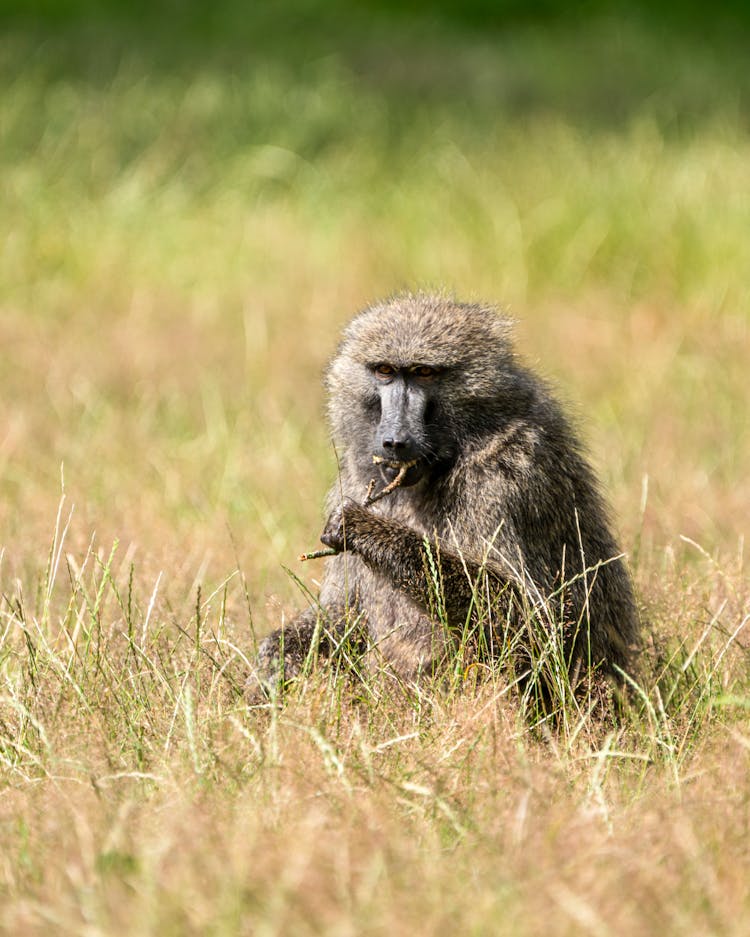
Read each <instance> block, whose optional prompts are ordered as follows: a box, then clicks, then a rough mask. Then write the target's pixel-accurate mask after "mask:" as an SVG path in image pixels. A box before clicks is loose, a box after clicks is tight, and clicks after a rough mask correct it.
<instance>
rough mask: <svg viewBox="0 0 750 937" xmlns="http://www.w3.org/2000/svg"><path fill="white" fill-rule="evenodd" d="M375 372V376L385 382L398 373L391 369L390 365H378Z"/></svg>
mask: <svg viewBox="0 0 750 937" xmlns="http://www.w3.org/2000/svg"><path fill="white" fill-rule="evenodd" d="M374 371H375V376H376V377H379V378H380V379H381V380H383V381H387V380H389V379H390V378H392V377H393V375H394V374H395V373H396V369H395V368H393V367H391V365H390V364H376V365H375V368H374Z"/></svg>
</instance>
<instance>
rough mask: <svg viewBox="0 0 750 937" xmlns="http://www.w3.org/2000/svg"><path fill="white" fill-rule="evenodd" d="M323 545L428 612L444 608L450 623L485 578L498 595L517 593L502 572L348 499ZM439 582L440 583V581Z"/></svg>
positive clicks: (465, 609)
mask: <svg viewBox="0 0 750 937" xmlns="http://www.w3.org/2000/svg"><path fill="white" fill-rule="evenodd" d="M321 540H322V541H323V543H325V544H326V545H327V546H330V547H333V548H334V549H336V550H339V551H341V550H351V551H352V552H353V553H356V554H358V555H359V556H361V557H362V559H363V560H364V561H365V563H366V564H367V565H368V566H369V567H370V568H371V569H373V570H375V571H376V572H379V573H381V574H383V575H384V576H386V577H387V578H388V579H390V580H391V582H392V583H393V585H394V586H395V587H396V588H397V589H399V590H400V591H401V592H403V593H405V594H406V595H408V596H409V598H411V599H412V600H413V601H415V602H416V603H417V604H419V605H420V606H422V608H424V609H425V610H427V611H429V610H430V609H431V608H433V609H434V608H435V607H436V606H439V605H440V603H442V604H443V607H444V610H445V613H446V616H447V618H448V621H449V622H461V621H462V620H463V619H465V617H466V614H467V612H468V610H469V607H470V605H471V602H472V599H473V597H474V592H475V589H476V588H477V584H478V583H479V581H480V579H481V577H482V575H483V574H485V575H487V576H488V578H489V579H490V582H491V586H492V590H493V592H494V593H497V594H500V593H502V592H503V591H505V592H506V594H507V595H508V598H510V596H511V595H514V594H515V593H516V591H517V590H516V585H515V583H514V582H513V581H512V580H511V579H510V578H508V577H504V576H503V575H502V573H500V572H499V571H498V570H496V569H493V568H489V567H487V566H483V567H481V568H480V566H479V564H478V563H476V562H475V561H473V560H471V559H468V558H464V557H460V556H458V555H456V554H455V553H452V552H450V551H448V550H445V549H444V548H443V547H442V546H440V545H438V544H436V543H434V542H430V541H429V540H427V541H426V540H425V538H424V537H423V536H422V534H420V533H418V532H417V531H415V530H412V529H411V528H410V527H406V526H405V525H404V524H400V523H398V522H397V521H393V520H390V519H388V518H384V517H381V516H380V515H377V514H374V513H373V512H372V511H370V510H368V509H367V508H365V507H362V506H361V505H359V504H357V503H356V502H354V501H352V500H351V499H349V498H347V499H345V500H344V503H343V504H342V505H341V507H340V508H336V509H335V510H334V511H333V512H332V514H331V516H330V518H329V519H328V524H327V525H326V528H325V530H324V531H323V534H322V535H321ZM436 579H437V581H436Z"/></svg>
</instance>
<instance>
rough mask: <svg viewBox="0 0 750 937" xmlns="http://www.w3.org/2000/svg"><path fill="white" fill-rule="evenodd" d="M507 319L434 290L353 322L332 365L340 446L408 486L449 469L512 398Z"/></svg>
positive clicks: (333, 413) (332, 412)
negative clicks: (469, 441)
mask: <svg viewBox="0 0 750 937" xmlns="http://www.w3.org/2000/svg"><path fill="white" fill-rule="evenodd" d="M509 331H510V325H509V321H508V320H507V319H504V318H503V317H501V316H500V315H499V314H498V313H497V311H496V310H495V309H493V308H491V307H487V306H480V305H469V304H465V303H457V302H454V301H452V300H450V299H448V298H446V297H445V296H439V295H438V296H434V295H427V294H416V295H405V296H398V297H396V298H394V299H392V300H389V301H387V302H384V303H382V304H379V305H375V306H372V307H370V308H369V309H366V310H364V311H363V312H361V313H360V314H359V315H358V316H357V317H356V318H355V319H354V320H353V321H352V322H351V323H350V325H349V326H348V327H347V328H346V330H345V331H344V337H343V341H342V344H341V347H340V348H339V351H338V354H337V355H336V357H335V358H334V360H333V362H332V364H331V367H330V369H329V371H328V390H329V415H330V419H331V425H332V429H333V435H334V441H335V442H336V445H337V447H338V448H339V451H340V452H341V453H342V454H346V455H347V456H348V457H350V458H353V459H354V460H355V462H356V464H358V465H360V466H361V467H362V469H363V472H365V473H366V472H368V471H369V470H370V469H371V468H372V464H373V462H375V463H376V464H378V465H379V467H380V470H381V472H382V474H383V476H384V478H385V479H386V480H387V481H391V480H392V479H393V478H395V476H396V474H397V473H398V472H399V470H400V469H401V468H402V467H403V466H404V464H407V465H408V466H409V468H408V471H407V474H406V476H405V478H404V482H403V484H404V485H414V484H416V483H417V482H418V481H420V479H422V478H423V477H425V476H426V475H429V474H433V473H437V472H440V471H445V469H446V468H448V467H449V466H450V465H451V464H452V463H453V462H454V461H455V459H456V457H457V455H458V454H459V452H460V450H461V448H462V445H463V444H464V442H465V440H466V439H467V438H468V437H471V436H473V435H477V434H481V432H482V430H483V429H484V430H485V431H487V430H488V429H490V428H492V427H495V426H496V423H497V421H496V419H495V418H494V415H495V414H496V412H497V409H498V407H499V406H501V401H502V400H503V398H504V397H507V389H508V386H509V380H510V376H511V372H512V371H513V368H512V361H513V353H512V349H511V345H510V341H509Z"/></svg>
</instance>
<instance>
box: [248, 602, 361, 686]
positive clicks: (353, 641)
mask: <svg viewBox="0 0 750 937" xmlns="http://www.w3.org/2000/svg"><path fill="white" fill-rule="evenodd" d="M365 641H366V634H365V629H364V626H363V625H362V624H361V623H360V622H359V621H357V619H356V617H355V614H354V612H353V611H351V610H350V611H349V613H348V614H347V611H346V609H344V608H343V607H342V608H328V609H319V608H313V607H311V608H308V609H306V610H305V611H304V612H302V614H301V615H299V616H298V617H297V618H295V619H294V621H292V622H290V623H289V624H288V625H285V626H284V627H283V628H278V629H277V630H276V631H273V632H271V634H269V635H268V637H266V638H264V639H263V641H261V644H260V647H259V648H258V657H257V660H256V663H255V667H256V671H255V673H253V674H251V675H250V677H249V678H248V681H247V684H246V690H247V692H249V693H251V694H252V693H253V692H255V691H257V690H265V691H268V690H270V689H271V688H273V687H279V686H281V685H282V684H283V683H285V682H286V681H288V680H293V679H294V678H295V677H297V676H299V674H300V673H301V672H302V671H303V670H304V669H305V667H306V665H312V664H313V663H314V661H315V660H316V659H318V658H321V657H323V658H325V657H331V656H332V655H333V654H336V653H337V652H338V651H339V650H343V649H344V648H347V649H350V650H352V649H353V650H357V649H359V648H361V647H363V645H364V643H365Z"/></svg>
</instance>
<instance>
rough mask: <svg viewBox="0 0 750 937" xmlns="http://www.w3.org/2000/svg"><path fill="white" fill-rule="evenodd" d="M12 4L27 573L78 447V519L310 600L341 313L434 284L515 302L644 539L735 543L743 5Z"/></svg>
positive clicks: (742, 363)
mask: <svg viewBox="0 0 750 937" xmlns="http://www.w3.org/2000/svg"><path fill="white" fill-rule="evenodd" d="M0 10H1V11H2V12H1V13H0V26H1V33H0V83H1V86H2V94H1V96H0V172H1V173H2V187H1V188H0V239H1V240H2V252H1V254H0V349H1V351H2V363H3V367H2V374H0V395H1V399H2V401H3V404H4V413H5V419H4V428H3V430H2V431H1V433H0V437H1V438H0V495H1V498H0V531H2V540H3V543H4V544H5V545H6V547H7V548H8V551H7V554H8V558H7V559H6V563H8V562H9V563H10V564H11V568H13V569H14V570H15V569H16V567H22V566H23V564H24V563H31V564H32V565H33V564H34V563H35V562H37V561H38V560H39V559H40V558H41V557H43V556H46V550H47V544H48V540H49V535H50V530H51V528H52V525H53V521H54V516H55V511H56V505H57V500H58V498H59V495H60V490H61V481H60V476H61V466H62V467H63V471H64V477H65V487H66V491H67V493H68V495H69V497H70V498H71V499H72V500H73V501H75V504H76V512H77V513H76V518H77V520H76V523H75V524H74V525H73V528H72V529H71V534H70V536H71V537H72V538H74V542H77V541H75V538H77V539H78V541H80V544H81V545H83V544H85V543H87V542H88V540H89V538H90V536H91V531H92V530H96V531H97V536H98V537H99V538H100V539H101V540H103V541H104V542H107V541H110V542H111V539H112V538H114V537H117V538H120V539H121V540H122V541H124V543H126V544H129V545H130V546H129V549H131V551H135V552H139V555H140V560H141V561H142V562H143V563H144V564H145V566H146V568H147V569H148V568H149V566H150V565H153V566H154V568H162V567H167V568H170V569H172V570H173V571H174V572H175V573H176V574H177V575H178V576H179V573H180V571H181V570H182V569H183V568H184V569H186V570H190V571H191V572H190V576H191V577H192V575H193V571H194V569H195V568H196V567H200V569H202V570H205V568H206V566H207V565H208V566H209V567H210V568H211V569H212V570H214V571H215V573H216V575H217V576H220V575H222V574H223V571H224V570H225V569H226V567H227V565H229V566H231V564H232V563H233V562H234V561H235V560H234V554H235V552H237V553H239V559H240V561H241V562H242V564H243V566H244V567H246V568H247V569H248V571H249V572H250V574H251V576H252V581H253V588H254V591H255V593H256V594H257V595H260V596H262V595H265V594H266V593H267V592H268V591H279V592H281V593H282V594H283V596H284V597H287V596H288V595H289V594H290V590H291V588H292V587H291V586H290V585H289V582H288V580H287V578H286V574H285V573H284V572H283V570H282V568H281V564H284V563H293V562H294V557H295V556H296V554H297V553H298V552H299V551H300V550H302V549H305V548H310V547H313V546H314V545H315V541H316V539H317V532H318V530H319V529H320V525H321V521H322V517H321V510H322V509H321V504H322V499H323V493H324V491H325V488H326V486H327V484H328V483H329V482H330V480H331V478H332V477H333V474H334V472H335V459H334V455H333V452H332V450H331V447H330V445H329V443H328V441H327V431H326V428H325V424H324V421H323V419H322V412H323V396H322V388H321V384H320V376H321V373H322V370H323V368H324V366H325V362H326V360H327V358H328V357H329V355H330V354H331V352H332V350H333V348H334V347H335V343H336V338H337V334H338V330H339V328H340V326H341V324H342V323H343V322H344V321H345V320H346V319H347V318H348V317H349V316H350V315H351V314H352V312H353V311H355V310H356V309H357V308H359V307H360V306H362V305H364V304H366V303H368V302H369V301H372V300H373V299H375V298H378V297H380V296H382V295H386V294H389V293H391V292H393V291H394V290H398V289H403V288H411V287H417V286H426V287H431V286H440V287H445V288H447V289H449V290H452V291H454V292H456V293H457V294H458V295H460V296H461V297H462V298H475V297H481V298H483V299H486V300H492V301H496V302H498V303H500V304H502V305H503V306H504V307H505V308H507V309H508V310H509V311H510V312H511V313H512V314H513V315H514V316H516V317H517V318H518V319H519V344H520V348H521V351H522V353H523V354H524V355H525V356H526V357H527V358H529V359H530V360H531V362H532V363H533V364H535V365H536V366H538V367H539V368H540V369H541V370H542V371H543V373H545V374H547V375H548V376H550V377H551V378H553V379H554V380H555V381H557V382H558V383H559V384H560V385H561V386H562V387H563V388H564V390H563V393H564V395H565V396H566V397H567V398H568V399H569V400H570V402H571V405H572V406H573V407H574V409H575V410H576V411H577V412H578V414H579V417H580V419H581V422H582V424H583V427H584V433H585V435H586V438H587V440H588V441H589V442H590V443H591V445H592V449H593V452H594V458H595V461H596V462H597V465H598V466H599V469H600V471H601V473H602V475H603V478H604V480H605V483H606V486H607V488H608V490H609V492H610V493H611V496H612V500H613V501H614V504H615V508H616V511H617V514H618V516H619V517H620V519H621V529H622V531H623V538H624V542H625V546H626V548H627V549H629V550H633V549H634V547H635V545H636V544H639V545H640V547H641V549H642V550H643V549H646V548H648V549H651V550H652V551H661V550H662V548H664V547H666V548H667V549H668V550H678V551H679V550H682V549H684V545H683V544H682V541H681V540H680V539H679V537H680V535H681V534H685V535H687V536H689V537H691V538H694V539H696V540H698V541H699V542H700V543H701V544H702V545H704V546H705V548H706V549H708V550H710V551H714V550H729V551H734V550H735V549H736V544H737V539H738V537H739V535H740V534H741V533H742V523H743V522H742V520H738V519H741V518H744V517H746V513H747V508H748V505H750V491H749V488H748V481H747V479H748V477H749V476H750V444H749V443H748V441H747V432H746V408H747V392H746V372H747V351H748V341H747V340H748V320H749V319H750V312H749V311H748V308H749V307H748V298H749V293H750V286H749V285H748V282H749V281H748V276H747V271H748V269H750V237H749V234H750V146H749V139H748V130H749V129H750V124H749V117H750V69H749V68H748V59H747V49H748V41H747V40H748V33H749V31H750V30H749V29H748V26H749V25H750V14H749V13H748V12H747V9H746V5H743V4H739V3H736V4H724V5H722V6H720V7H716V6H715V7H710V8H709V7H705V6H704V5H700V4H698V3H688V4H678V3H668V4H660V5H659V6H658V9H657V8H652V7H651V6H649V5H648V4H646V3H635V4H631V5H628V7H627V11H624V10H623V7H622V5H618V4H615V3H607V2H583V0H581V2H577V3H566V4H562V3H558V2H553V0H548V2H544V3H539V4H533V5H532V4H525V3H521V2H507V3H502V2H500V3H491V2H489V0H471V2H468V3H462V4H453V3H450V2H448V0H443V2H437V3H427V2H421V3H410V4H397V3H396V2H395V0H393V2H375V0H371V2H362V3H358V4H344V3H338V2H328V3H325V2H312V0H293V2H286V3H270V2H269V3H240V2H236V0H225V2H217V3H211V4H206V3H199V2H193V0H188V2H178V0H173V2H169V3H147V2H129V3H125V2H122V3H114V2H109V3H106V2H95V0H78V2H62V0H61V2H54V0H44V2H36V3H34V2H29V3H22V2H9V0H5V2H4V3H2V5H0ZM644 477H648V500H647V503H646V510H645V514H644V515H643V516H641V500H642V493H643V491H644ZM227 528H229V530H230V531H231V536H230V535H229V532H228V530H227ZM232 538H233V539H234V543H232V542H231V541H232ZM660 562H661V561H660ZM649 569H652V570H654V571H655V572H654V575H656V574H657V572H658V564H651V566H647V567H646V571H644V572H643V573H641V574H640V575H642V576H643V577H644V578H648V570H649ZM311 575H313V574H312V573H311Z"/></svg>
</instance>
